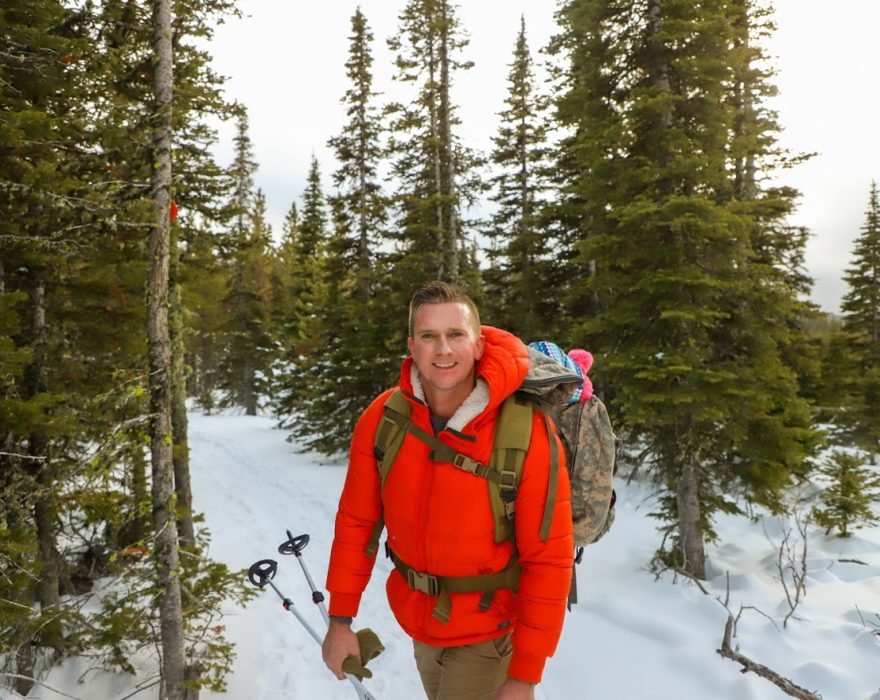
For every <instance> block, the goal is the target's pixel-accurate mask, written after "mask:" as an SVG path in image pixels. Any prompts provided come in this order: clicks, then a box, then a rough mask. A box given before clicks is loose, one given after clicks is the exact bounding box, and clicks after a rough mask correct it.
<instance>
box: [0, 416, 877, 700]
mask: <svg viewBox="0 0 880 700" xmlns="http://www.w3.org/2000/svg"><path fill="white" fill-rule="evenodd" d="M273 425H274V423H273V421H272V420H271V419H268V418H261V417H257V418H254V417H245V416H229V415H219V416H210V417H206V416H203V415H201V414H196V413H193V414H191V415H190V445H191V448H192V468H193V492H194V495H195V506H196V508H197V510H199V511H202V512H204V514H205V518H206V524H207V526H208V528H210V530H211V532H212V535H213V537H212V544H211V551H210V554H211V556H212V557H213V558H214V559H219V560H222V561H224V562H226V563H227V564H228V565H229V566H230V567H232V568H235V569H246V568H247V567H248V566H250V564H251V563H253V562H254V561H256V560H258V559H264V558H271V559H276V560H278V574H277V576H276V577H275V580H274V583H275V584H276V585H277V586H278V588H279V589H280V590H281V591H282V592H283V593H284V594H285V595H286V596H288V597H290V598H291V599H293V601H294V603H295V604H296V606H297V607H298V609H299V610H300V612H302V614H303V615H305V616H306V617H307V618H308V619H309V620H310V621H311V622H312V624H313V626H314V627H315V628H317V629H319V630H321V632H322V633H323V627H322V623H321V617H320V614H319V612H318V610H317V609H316V607H315V606H314V605H313V604H312V602H311V593H310V590H309V588H308V586H307V584H306V581H305V578H304V576H303V574H302V571H301V570H300V567H299V566H298V564H297V562H296V561H295V558H294V557H292V556H281V555H279V554H278V553H277V547H278V545H279V544H280V543H281V542H282V541H284V540H285V539H286V534H285V530H288V529H289V530H291V531H292V532H293V534H294V535H298V534H301V533H307V534H309V535H310V537H311V542H310V544H309V546H308V547H307V548H306V550H305V551H304V560H305V562H306V564H307V565H308V567H309V569H310V571H311V574H312V577H313V579H314V580H315V581H316V583H317V584H318V585H319V586H323V583H324V580H325V577H326V566H327V560H328V557H329V551H330V543H331V539H332V533H333V518H334V512H335V507H336V500H337V498H338V495H339V491H340V489H341V487H342V482H343V479H344V475H345V464H344V462H341V461H336V462H328V461H327V460H326V459H321V458H316V457H315V456H313V455H303V454H298V453H297V451H296V449H295V446H293V445H291V444H290V443H288V442H286V441H285V439H284V438H285V435H284V434H283V433H281V432H280V431H278V430H274V429H273ZM617 491H618V497H619V500H618V506H617V507H618V514H617V520H616V522H615V525H614V528H613V529H612V531H611V532H610V533H609V535H608V536H606V538H605V539H603V540H602V541H601V542H599V543H597V544H596V545H594V546H592V547H590V548H589V549H588V550H587V551H586V553H585V555H584V561H583V563H582V564H581V565H580V566H579V567H578V582H579V594H580V601H581V602H580V604H579V605H577V606H576V607H575V608H574V610H573V612H571V613H570V614H569V615H568V618H567V620H566V624H565V630H564V633H563V636H562V639H561V641H560V643H559V648H558V650H557V653H556V655H555V657H554V658H552V659H550V660H549V662H548V665H547V669H546V672H545V675H544V682H543V683H542V684H541V685H540V686H539V688H538V693H537V696H538V697H539V698H542V700H563V699H565V700H568V699H571V698H575V699H581V698H583V699H584V700H642V699H643V698H651V699H652V700H667V699H668V700H704V699H708V698H712V699H713V700H771V699H772V700H778V699H779V698H783V697H786V696H785V695H784V694H783V692H782V691H781V690H780V689H779V688H777V687H776V686H774V685H772V684H771V683H769V682H768V681H767V680H765V679H763V678H760V677H758V676H756V675H754V674H742V673H741V672H740V666H739V665H738V664H736V663H734V662H732V661H729V660H726V659H722V658H721V657H720V656H719V655H718V654H717V653H716V649H718V648H719V647H720V645H721V639H722V634H723V631H724V624H725V621H726V619H727V612H726V610H725V609H724V607H723V606H722V604H721V602H720V601H722V600H724V599H725V598H726V597H727V590H728V575H729V601H728V607H729V608H730V609H731V610H732V611H733V612H734V613H737V612H738V611H739V610H740V607H741V606H752V607H753V608H755V609H745V610H743V612H742V615H741V617H740V620H739V624H738V636H737V637H736V638H735V639H734V640H733V641H734V645H738V646H739V649H740V652H741V653H743V654H744V655H746V656H748V657H750V658H751V659H753V660H755V661H757V662H759V663H762V664H765V665H767V666H769V667H770V668H772V669H774V670H775V671H777V672H778V673H780V674H781V675H783V676H786V677H788V678H790V679H791V680H792V681H794V682H795V683H797V684H799V685H801V686H803V687H805V688H807V689H809V690H813V691H815V692H818V693H820V694H821V696H822V697H823V698H824V700H880V528H872V529H864V530H857V531H856V534H855V535H854V536H853V537H852V538H850V539H849V540H840V539H837V538H834V537H826V536H825V535H824V534H823V532H822V531H821V530H819V529H817V528H811V529H810V531H809V538H808V539H809V549H808V556H807V571H808V577H807V584H806V597H805V598H804V599H803V600H802V601H801V603H800V605H799V607H798V608H797V611H796V613H795V617H793V618H792V619H790V620H789V622H788V626H787V628H783V624H782V622H783V619H784V618H785V616H786V614H787V613H788V611H789V608H788V604H787V603H786V599H785V592H784V590H783V587H782V585H781V584H780V582H779V580H778V577H779V574H778V565H777V552H778V545H779V543H780V542H781V540H782V537H783V532H784V531H785V530H786V529H790V527H791V525H790V524H788V523H785V522H782V521H780V520H778V519H776V518H773V517H766V518H758V519H756V521H755V522H752V521H750V520H749V519H748V518H745V517H722V518H721V519H720V520H719V521H718V523H717V528H718V532H719V535H720V542H719V545H718V546H716V547H712V548H710V550H709V555H710V559H711V571H712V572H713V577H712V578H711V580H710V581H708V582H706V583H705V588H706V590H707V592H708V595H706V594H704V593H702V592H701V591H700V590H699V588H698V587H697V586H696V585H694V584H693V583H691V582H688V581H683V580H681V579H680V580H679V581H678V583H673V581H672V575H671V574H666V575H664V576H663V577H662V578H661V579H660V580H655V577H654V575H652V574H651V573H650V572H648V571H647V570H646V568H645V565H646V562H647V561H648V560H649V559H650V557H651V553H652V552H653V550H654V549H655V547H656V545H657V541H658V534H657V532H656V530H655V522H654V521H653V520H652V519H650V518H649V517H647V516H648V513H649V512H650V510H651V509H652V500H651V498H650V491H649V490H648V489H647V488H646V487H643V486H638V485H628V486H627V485H624V484H618V487H617ZM791 537H792V541H793V542H794V543H795V544H797V540H798V535H797V530H794V532H792V535H791ZM857 562H863V563H857ZM389 572H390V565H389V562H388V561H387V560H384V559H381V558H380V559H379V560H378V562H377V566H376V570H375V571H374V575H373V580H372V581H371V582H370V585H369V586H368V588H367V592H366V594H365V596H364V599H363V604H362V606H361V610H360V613H359V615H358V617H357V620H356V626H358V625H361V626H369V627H371V628H373V629H374V630H376V632H378V634H379V636H380V637H381V639H382V640H383V642H384V644H385V646H386V651H385V652H384V653H383V654H382V655H381V656H380V657H378V658H377V659H376V660H374V661H373V662H371V663H370V668H371V669H373V671H374V674H375V675H374V678H373V679H371V680H368V681H367V682H366V685H367V686H368V687H369V688H370V690H371V692H373V694H374V695H375V696H376V698H378V699H380V700H413V699H417V698H422V697H424V694H423V692H422V690H421V685H420V683H419V680H418V675H417V673H416V670H415V665H414V662H413V660H412V646H411V643H410V641H409V639H408V638H407V637H406V636H405V635H404V634H403V633H402V632H401V631H400V630H399V629H398V628H397V626H396V624H395V622H394V620H393V618H392V616H391V612H390V610H389V609H388V605H387V603H386V601H385V591H384V581H385V579H386V578H387V576H388V574H389ZM224 624H225V625H226V629H227V635H228V636H229V637H230V638H231V639H232V640H233V641H234V642H235V643H236V646H237V659H236V662H235V665H234V668H232V669H231V672H230V675H229V690H228V694H227V695H225V696H222V697H228V698H233V699H234V700H249V699H257V700H282V699H283V700H292V699H302V700H324V699H326V700H334V699H335V698H346V699H349V700H351V699H352V698H354V697H355V695H354V691H353V689H352V688H351V686H350V685H349V684H348V683H345V682H339V681H337V680H336V679H335V678H333V677H332V676H331V675H330V674H329V672H328V671H327V670H326V669H325V668H324V666H323V664H322V662H321V658H320V650H319V648H318V646H317V644H315V642H314V640H313V639H312V638H311V637H310V636H309V635H308V634H307V633H306V632H305V630H304V629H303V628H302V627H301V626H300V624H299V623H298V622H297V620H296V618H295V617H294V616H293V615H291V614H290V613H288V612H286V611H285V610H284V609H283V608H282V607H281V605H280V600H279V599H278V597H277V596H276V595H275V593H274V592H273V591H272V590H271V589H268V588H267V589H266V590H264V591H263V592H261V593H260V595H259V597H258V598H257V599H256V600H254V601H253V602H251V603H250V604H249V605H248V607H247V608H246V609H241V608H235V607H233V606H230V609H229V611H228V616H227V617H226V619H225V620H224ZM78 675H79V673H77V669H76V664H75V662H74V661H71V662H68V663H67V664H66V665H65V666H64V667H62V668H60V669H55V670H53V671H52V672H51V673H50V674H49V675H48V676H47V677H46V678H45V679H44V680H45V682H46V684H47V685H49V686H52V687H53V688H55V689H57V690H61V691H63V692H64V693H66V695H62V694H59V693H56V692H53V691H50V690H48V689H47V688H46V687H40V686H37V687H35V688H34V689H33V690H32V691H31V694H30V695H29V696H28V697H30V698H41V700H59V699H60V698H64V697H68V698H69V697H73V698H79V699H81V700H104V699H106V700H121V698H123V697H124V696H126V695H128V694H129V693H131V691H132V690H133V688H134V683H133V682H132V681H131V679H128V678H122V677H119V676H117V677H115V678H114V677H111V676H109V674H100V673H93V674H90V675H89V676H88V677H87V679H86V682H85V683H84V684H78V683H76V678H77V676H78ZM4 692H5V691H3V690H0V697H4V696H3V693H4ZM155 695H156V694H155V690H149V691H145V692H142V693H139V694H138V695H136V696H135V697H137V698H141V699H143V700H152V699H153V698H155ZM214 697H221V696H216V695H213V694H211V693H206V692H203V693H202V698H214Z"/></svg>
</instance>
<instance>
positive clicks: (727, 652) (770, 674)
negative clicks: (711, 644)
mask: <svg viewBox="0 0 880 700" xmlns="http://www.w3.org/2000/svg"><path fill="white" fill-rule="evenodd" d="M732 632H733V616H732V615H728V617H727V624H726V625H725V626H724V640H723V641H722V642H721V648H720V649H716V651H717V653H718V654H720V655H721V656H722V657H723V658H725V659H730V660H731V661H736V662H737V663H738V664H740V665H741V666H742V670H741V673H748V672H749V671H751V672H752V673H756V674H758V675H759V676H761V677H762V678H766V679H767V680H768V681H770V682H771V683H773V684H774V685H776V686H777V687H779V688H781V689H782V691H783V692H784V693H785V694H786V695H790V696H791V697H793V698H799V699H800V700H822V696H821V695H819V694H818V693H813V692H810V691H809V690H806V689H805V688H801V687H800V686H799V685H795V684H794V683H792V682H791V681H790V680H788V678H784V677H783V676H780V675H779V674H778V673H776V671H774V670H773V669H770V668H767V667H766V666H764V665H763V664H759V663H757V662H755V661H752V660H751V659H750V658H748V657H747V656H743V655H742V654H740V653H739V652H738V651H734V650H733V649H732V648H731V647H730V635H731V633H732Z"/></svg>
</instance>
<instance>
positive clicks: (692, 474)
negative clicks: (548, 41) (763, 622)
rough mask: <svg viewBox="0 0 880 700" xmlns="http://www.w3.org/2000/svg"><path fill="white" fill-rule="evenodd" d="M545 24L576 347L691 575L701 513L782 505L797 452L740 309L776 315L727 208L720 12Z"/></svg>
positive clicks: (782, 397) (727, 13) (666, 559)
mask: <svg viewBox="0 0 880 700" xmlns="http://www.w3.org/2000/svg"><path fill="white" fill-rule="evenodd" d="M559 19H560V21H561V25H562V33H561V34H560V35H559V36H557V37H556V39H555V40H554V43H553V50H554V51H555V52H556V53H562V54H564V55H565V58H566V59H567V67H566V68H565V69H564V73H563V76H562V78H563V79H564V80H565V84H566V86H567V89H566V90H565V91H564V92H563V93H562V94H561V95H560V96H559V98H558V100H557V114H558V117H559V120H560V121H561V123H562V124H563V125H564V126H566V127H569V129H570V136H567V137H566V138H565V139H564V140H563V142H562V144H561V148H560V153H559V161H558V167H559V170H560V173H562V176H563V182H562V186H563V193H564V203H563V205H562V206H561V207H560V212H561V217H560V218H561V220H562V221H563V222H564V223H566V224H567V225H568V227H569V234H568V235H569V236H570V237H571V238H572V239H573V240H574V241H576V246H577V250H578V258H577V263H578V264H579V265H580V266H581V269H583V270H585V271H586V270H592V271H593V273H592V275H591V276H589V277H586V278H581V279H583V281H584V284H582V285H581V284H578V285H576V286H574V287H573V288H572V291H571V293H570V297H569V300H570V302H571V308H572V311H573V312H574V313H575V314H583V313H585V312H590V315H591V316H592V317H588V318H586V320H585V321H584V322H583V323H582V324H579V325H576V326H575V327H574V328H573V338H574V340H575V342H577V343H578V344H583V345H585V346H586V347H590V348H591V349H594V352H595V354H597V355H598V358H597V363H596V365H597V370H598V372H599V373H600V377H601V379H603V380H604V381H605V382H607V384H608V387H609V390H610V392H611V393H610V396H611V397H612V398H613V404H614V405H615V406H616V409H617V411H618V414H619V417H620V418H621V421H622V425H623V426H624V427H625V430H626V431H627V433H628V434H629V436H630V438H631V439H632V440H634V441H639V442H641V443H642V444H643V445H644V447H645V454H646V456H647V458H648V460H649V463H650V464H651V466H652V468H653V473H654V475H655V476H656V478H657V480H658V481H659V482H660V483H661V484H663V485H664V486H665V495H664V496H663V498H662V499H661V510H660V512H659V513H658V514H657V515H658V517H659V518H661V520H662V521H663V522H664V523H665V525H664V529H665V531H666V532H667V533H668V534H670V535H671V539H670V540H668V541H667V540H666V539H665V538H664V542H665V543H666V545H667V546H666V547H665V548H663V549H661V551H659V552H658V561H659V562H661V563H662V564H663V565H672V566H677V567H682V568H683V569H684V570H685V571H687V572H688V573H690V574H692V575H694V576H697V577H699V578H703V577H705V573H706V553H705V542H706V540H707V539H712V538H714V536H715V535H714V531H713V528H712V516H713V514H714V513H715V512H717V511H718V510H719V509H723V510H737V508H738V506H737V503H736V502H735V500H733V499H732V498H731V497H730V494H736V493H738V492H742V493H743V494H744V495H746V496H747V497H748V498H750V499H755V500H758V501H759V502H762V503H766V504H767V505H768V506H770V507H779V498H780V494H781V490H782V489H783V488H784V486H785V485H786V484H787V483H789V480H790V479H791V477H792V475H793V474H795V473H798V472H800V471H802V470H803V468H804V459H805V457H806V455H807V453H808V450H809V446H810V442H811V439H812V435H811V433H810V430H809V412H808V410H807V406H806V404H805V403H804V402H803V401H801V400H800V399H799V398H798V396H797V383H796V381H795V376H794V374H793V372H792V371H791V370H790V369H788V368H787V367H786V366H785V363H784V361H783V358H782V355H781V350H780V344H781V338H780V333H777V332H776V331H774V332H772V333H770V334H769V337H765V336H764V335H763V333H764V328H763V327H762V323H761V318H759V317H757V316H756V315H755V314H754V312H753V311H752V309H753V308H754V305H755V304H756V303H759V302H763V303H766V304H767V305H769V306H770V307H771V308H772V309H773V310H774V313H777V314H781V313H782V312H781V311H778V310H777V309H779V308H780V307H779V305H778V304H777V302H773V303H771V302H769V301H767V300H766V299H765V298H763V297H762V296H761V295H760V294H759V293H758V292H757V291H756V290H760V289H763V288H764V286H765V285H766V284H767V283H768V282H770V281H772V279H773V276H772V275H770V274H769V272H768V268H767V267H764V266H761V265H759V264H755V258H756V255H755V248H754V246H753V240H752V236H751V234H752V232H753V230H754V228H755V223H756V219H757V218H758V217H756V216H754V215H751V214H750V212H749V211H748V209H747V208H746V207H743V206H740V205H739V204H738V202H737V201H736V200H735V199H733V198H732V197H730V196H729V192H730V191H731V168H730V167H729V148H728V147H729V138H730V134H731V133H734V131H735V130H734V126H733V125H734V117H735V110H734V109H732V108H731V106H730V103H729V101H728V100H727V97H728V95H729V93H730V90H731V88H732V84H733V82H734V73H735V70H734V69H735V67H736V63H735V59H734V57H733V56H732V55H731V47H732V46H734V45H735V41H734V38H735V36H736V33H735V27H734V23H733V21H732V16H731V3H730V2H727V1H725V0H712V1H710V2H705V3H700V4H693V3H679V2H663V1H662V0H649V2H647V3H645V4H644V5H643V6H639V7H638V8H636V9H634V8H633V7H632V6H631V4H629V3H625V2H621V1H619V0H572V1H571V2H567V3H565V4H564V5H563V6H562V9H561V11H560V13H559ZM749 148H750V149H752V151H753V156H754V157H760V156H762V155H766V150H762V148H766V144H764V146H763V147H762V144H761V143H760V142H754V143H752V144H750V146H749ZM793 306H794V305H793V304H789V308H792V307H793ZM789 320H790V319H789ZM768 383H769V385H772V388H770V386H769V385H768Z"/></svg>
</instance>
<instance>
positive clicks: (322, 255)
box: [274, 156, 328, 428]
mask: <svg viewBox="0 0 880 700" xmlns="http://www.w3.org/2000/svg"><path fill="white" fill-rule="evenodd" d="M301 210H302V215H301V216H300V217H299V218H298V220H297V222H296V224H295V226H292V227H291V228H290V233H289V234H288V238H289V239H290V240H289V241H286V242H285V245H288V244H289V246H290V250H289V251H287V254H286V255H285V257H284V264H285V267H286V269H285V270H283V271H282V273H281V274H282V275H283V277H284V278H285V279H288V280H290V283H291V284H290V287H288V288H286V289H283V290H282V291H281V293H282V294H283V295H284V296H285V297H287V299H288V304H290V305H291V308H290V313H289V315H288V316H287V317H286V318H284V319H282V325H281V327H280V328H279V331H278V332H279V344H280V350H279V352H280V356H281V359H280V367H279V369H278V371H277V377H278V380H277V382H276V385H275V386H276V389H275V397H274V405H275V412H276V414H277V415H278V416H279V425H280V426H281V427H282V428H289V427H292V426H293V425H295V423H296V420H297V416H296V414H297V411H298V410H299V409H300V407H301V405H302V402H303V401H307V400H308V397H309V396H310V393H311V388H310V387H311V386H312V381H313V379H314V377H315V373H316V372H318V369H317V366H318V365H317V363H318V362H319V358H325V357H326V356H325V355H324V347H323V346H324V340H325V339H324V326H323V320H322V314H323V312H324V311H326V307H325V302H326V299H327V286H326V285H327V268H326V256H327V247H328V235H327V209H326V199H325V197H324V192H323V189H322V187H321V171H320V166H319V165H318V159H317V158H315V157H314V156H312V161H311V165H310V166H309V172H308V177H307V182H306V189H305V191H304V192H303V198H302V208H301Z"/></svg>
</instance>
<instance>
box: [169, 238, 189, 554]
mask: <svg viewBox="0 0 880 700" xmlns="http://www.w3.org/2000/svg"><path fill="white" fill-rule="evenodd" d="M171 245H172V250H171V270H170V273H169V275H170V283H171V327H170V333H171V367H172V374H171V430H172V433H173V435H174V448H173V459H174V491H175V494H176V496H177V527H178V536H179V537H180V545H181V546H182V547H193V546H195V542H196V534H195V527H194V525H193V509H192V482H191V479H190V474H189V422H188V420H187V417H186V364H185V362H184V356H185V350H184V343H183V302H182V300H181V295H180V281H179V279H180V250H179V249H178V246H177V236H176V235H172V236H171Z"/></svg>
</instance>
